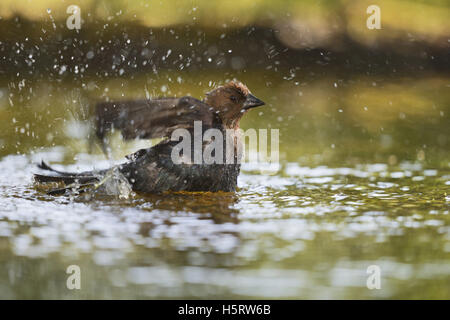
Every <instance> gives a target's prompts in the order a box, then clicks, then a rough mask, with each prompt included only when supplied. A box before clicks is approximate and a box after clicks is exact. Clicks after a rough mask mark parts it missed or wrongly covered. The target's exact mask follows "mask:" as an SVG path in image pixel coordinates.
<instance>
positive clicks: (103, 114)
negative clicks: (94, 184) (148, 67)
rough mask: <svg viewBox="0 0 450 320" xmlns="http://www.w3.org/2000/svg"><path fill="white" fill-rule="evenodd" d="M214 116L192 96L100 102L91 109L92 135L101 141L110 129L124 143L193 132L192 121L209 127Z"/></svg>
mask: <svg viewBox="0 0 450 320" xmlns="http://www.w3.org/2000/svg"><path fill="white" fill-rule="evenodd" d="M215 117H216V115H215V113H214V111H213V110H212V108H211V107H210V106H208V105H207V104H205V103H203V102H202V101H200V100H197V99H195V98H192V97H182V98H161V99H154V100H137V101H122V102H102V103H99V104H97V106H96V110H95V121H96V135H97V137H98V138H99V139H100V140H101V141H104V138H105V135H106V134H107V133H108V131H111V129H112V128H114V129H116V130H120V131H121V132H122V136H123V138H124V139H125V140H131V139H136V138H141V139H153V138H162V137H169V136H170V135H171V133H172V132H173V131H174V130H175V129H179V128H184V129H188V130H189V129H193V128H194V121H202V127H203V129H207V128H210V127H212V126H213V122H214V119H215Z"/></svg>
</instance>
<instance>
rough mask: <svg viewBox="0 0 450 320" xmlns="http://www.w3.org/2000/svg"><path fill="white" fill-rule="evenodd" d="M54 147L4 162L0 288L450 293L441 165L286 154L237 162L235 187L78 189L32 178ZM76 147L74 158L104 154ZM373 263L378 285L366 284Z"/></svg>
mask: <svg viewBox="0 0 450 320" xmlns="http://www.w3.org/2000/svg"><path fill="white" fill-rule="evenodd" d="M62 151H63V150H62V149H61V148H57V149H54V150H50V151H49V152H47V153H44V154H39V153H38V154H34V155H33V156H23V155H11V156H7V157H4V158H3V159H2V160H1V162H0V172H1V176H0V203H1V205H2V208H1V210H0V248H1V252H2V255H1V259H2V261H1V264H0V270H1V272H0V274H1V275H2V276H1V282H0V286H1V291H0V292H1V295H2V297H3V298H15V297H24V298H36V297H40V298H56V297H66V298H71V297H84V298H94V297H101V298H144V297H173V298H178V297H199V298H201V297H211V298H219V297H228V298H229V297H264V298H280V297H282V298H363V297H380V298H387V297H410V298H414V297H437V298H443V297H448V293H449V292H448V290H449V285H450V282H449V262H450V261H449V259H450V241H449V240H450V238H449V235H450V229H449V222H450V218H449V203H450V195H449V194H448V193H446V192H448V190H449V185H450V172H449V171H448V170H447V171H445V170H426V169H424V168H422V167H421V166H420V165H417V164H416V165H414V164H408V163H403V164H400V165H399V166H388V165H385V164H370V165H358V166H355V167H341V168H330V167H325V166H320V167H313V168H310V167H305V166H302V165H301V164H298V163H286V165H285V167H284V169H283V172H282V173H281V174H279V175H274V176H264V175H260V174H251V173H245V172H244V174H242V175H241V176H240V179H239V185H240V190H239V192H237V193H236V194H227V193H219V194H201V193H198V194H188V193H183V194H180V193H178V194H166V195H163V196H152V197H148V198H142V197H135V198H133V199H129V200H118V199H115V198H111V199H97V200H96V201H92V200H91V201H89V202H85V201H84V200H83V199H77V198H75V199H68V198H64V197H60V198H53V197H50V196H46V195H44V194H43V193H41V192H39V191H37V190H35V189H34V188H33V185H32V183H31V174H32V172H36V171H37V170H36V169H35V167H34V165H33V161H34V162H36V161H38V159H40V158H42V157H49V156H50V157H51V156H52V155H53V156H55V157H57V156H58V154H60V153H61V152H62ZM78 158H79V159H81V160H80V161H79V162H78V165H72V166H69V167H68V169H69V168H70V169H73V168H74V167H75V168H79V169H84V168H87V167H88V164H87V163H88V161H92V162H95V163H96V164H97V165H98V166H102V165H105V166H107V164H108V163H107V162H105V163H101V161H100V160H98V159H96V158H95V157H94V156H88V155H84V154H80V155H79V156H78ZM11 181H14V182H15V183H14V186H12V185H11V183H10V182H11ZM444 190H446V191H444ZM71 264H77V265H79V266H80V268H81V270H82V290H80V291H77V292H72V291H69V290H67V289H66V287H65V279H66V274H65V269H66V268H67V266H69V265H71ZM370 265H378V266H380V268H381V270H382V289H381V290H373V291H370V290H368V289H367V288H366V279H367V274H366V269H367V267H368V266H370Z"/></svg>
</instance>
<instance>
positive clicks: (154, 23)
mask: <svg viewBox="0 0 450 320" xmlns="http://www.w3.org/2000/svg"><path fill="white" fill-rule="evenodd" d="M73 4H75V5H78V6H79V7H80V8H81V18H82V25H81V29H80V30H69V29H68V28H67V27H66V19H67V17H68V16H69V14H68V13H66V9H67V7H68V6H69V5H73ZM370 4H372V2H370V1H292V0H290V1H267V0H261V1H238V2H233V1H206V0H205V1H119V0H112V1H87V0H86V1H60V0H53V1H51V0H48V1H24V0H21V1H13V0H4V1H2V2H1V3H0V119H1V121H2V126H1V128H0V142H2V145H1V149H0V155H6V154H10V153H16V152H26V151H28V150H29V149H30V148H36V147H41V146H51V145H59V144H66V143H67V141H66V140H67V139H66V138H67V137H66V135H62V134H60V133H61V132H62V131H64V130H65V129H64V128H66V124H67V123H66V122H67V121H69V122H73V121H77V120H81V121H84V120H87V119H89V115H90V112H91V110H92V105H93V103H95V101H98V100H108V99H125V98H142V97H149V96H158V95H177V96H180V95H185V94H192V95H195V96H198V97H202V96H203V94H204V93H205V92H206V91H208V90H210V89H211V88H212V87H214V86H217V85H218V84H220V83H223V82H224V81H226V80H229V79H233V78H238V79H239V80H241V81H244V82H245V83H247V84H248V86H249V87H250V89H251V90H253V92H254V93H256V94H257V95H258V96H261V97H262V98H263V99H264V100H265V101H267V102H268V106H269V108H266V109H265V110H264V111H262V113H263V114H259V115H258V114H256V113H254V114H251V115H249V116H248V117H246V119H245V120H244V124H243V127H244V128H245V127H248V126H257V127H277V128H280V129H281V135H282V136H281V149H282V150H281V151H282V158H283V157H284V159H286V160H297V159H298V157H300V156H305V157H308V156H313V155H315V154H321V157H320V160H323V161H324V162H326V163H330V161H334V160H336V159H340V160H344V161H350V162H352V161H353V162H358V161H361V157H362V158H366V159H367V158H368V159H370V160H373V161H383V162H385V161H387V160H388V159H390V161H391V162H394V163H396V162H397V160H398V159H400V160H402V159H403V160H405V159H409V160H420V161H422V160H427V159H428V160H430V161H433V162H434V163H435V164H442V162H443V161H444V162H445V161H446V160H447V159H448V158H447V156H448V151H447V150H449V149H450V148H449V138H448V137H449V130H450V129H449V127H450V126H449V125H448V108H449V101H450V98H449V90H448V83H449V82H448V80H449V77H448V75H449V72H448V71H449V55H448V52H449V40H448V39H449V36H450V35H449V30H450V25H449V24H450V22H449V19H448V17H449V16H450V5H449V3H448V2H447V1H438V0H435V1H400V0H399V1H397V0H393V1H378V2H377V3H376V4H377V5H378V6H379V7H380V9H381V27H382V28H381V29H380V30H369V29H367V27H366V19H367V18H368V17H369V15H368V14H367V13H366V9H367V7H368V6H369V5H370ZM72 131H73V130H72ZM78 132H79V130H78ZM78 136H80V134H78ZM85 136H86V135H85ZM85 136H84V137H85ZM300 137H301V138H302V139H301V140H302V141H301V142H300V141H299V138H300ZM72 138H73V137H72ZM71 141H73V139H72V140H71ZM368 145H371V146H373V148H368ZM76 148H78V149H79V148H80V146H79V145H77V146H76ZM429 152H431V153H432V155H433V156H432V157H431V158H432V159H430V158H429V157H427V156H426V155H427V154H428V153H429ZM389 157H390V158H389Z"/></svg>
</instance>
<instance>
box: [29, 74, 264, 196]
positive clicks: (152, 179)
mask: <svg viewBox="0 0 450 320" xmlns="http://www.w3.org/2000/svg"><path fill="white" fill-rule="evenodd" d="M262 105H264V102H263V101H261V100H259V99H258V98H256V97H255V96H254V95H252V94H251V93H250V91H249V90H248V88H247V87H246V86H245V85H244V84H242V83H241V82H237V81H231V82H229V83H227V84H225V85H223V86H221V87H218V88H217V89H215V90H212V91H210V92H208V93H207V94H206V97H205V99H204V100H203V101H200V100H197V99H195V98H193V97H189V96H185V97H182V98H159V99H153V100H139V101H123V102H103V103H99V104H98V105H97V106H96V117H95V121H96V135H97V137H98V138H99V139H100V141H101V142H102V145H103V146H104V143H105V135H106V133H107V132H108V131H111V130H112V129H113V128H114V129H116V130H120V131H121V133H122V136H123V138H124V139H126V140H130V139H136V138H142V139H153V138H165V139H164V140H162V141H161V142H160V143H158V144H157V145H155V146H153V147H151V148H148V149H142V150H139V151H137V152H136V153H134V154H132V155H129V156H127V158H128V162H126V163H123V164H120V165H118V166H116V167H113V168H112V169H109V170H101V171H89V172H82V173H69V172H60V171H57V170H54V169H52V168H50V167H49V166H48V165H46V164H45V163H44V162H42V164H41V165H40V166H39V167H40V168H41V169H45V170H49V171H52V172H53V173H54V174H53V175H40V174H35V176H34V178H35V181H37V182H63V183H64V187H62V188H59V189H54V190H52V191H50V193H52V194H58V193H64V192H65V191H66V190H68V189H72V188H76V189H79V190H81V189H83V188H87V189H89V188H90V187H92V186H94V187H96V188H97V187H98V186H99V185H101V182H102V180H103V179H104V177H105V176H106V175H107V174H108V172H113V171H114V172H119V173H120V175H121V177H124V178H125V179H126V180H127V181H128V183H129V185H130V186H131V189H132V190H134V191H136V192H142V193H157V192H164V191H212V192H215V191H235V189H236V185H237V177H238V175H239V171H240V152H239V150H242V146H241V145H240V144H241V141H240V139H238V137H239V133H238V132H237V131H238V130H239V121H240V119H241V118H242V116H243V115H244V114H245V113H246V112H247V111H248V110H249V109H251V108H254V107H258V106H262ZM199 125H201V129H200V130H201V132H200V133H201V134H202V135H203V134H204V133H205V132H207V130H208V129H216V131H215V132H216V133H217V132H218V133H220V134H219V139H221V141H215V139H217V135H214V137H212V138H211V139H209V140H207V141H205V140H203V138H202V136H200V139H201V140H200V150H198V149H199V148H198V143H199V142H198V139H197V141H196V138H198V136H197V137H196V135H198V132H196V130H197V129H198V126H199ZM177 129H184V131H180V130H178V132H181V133H183V132H184V133H188V134H189V136H190V137H191V138H190V139H188V141H187V143H188V146H190V147H192V148H188V149H191V150H188V151H186V150H184V149H183V150H181V151H180V150H179V144H180V139H179V140H177V139H171V137H172V135H173V134H174V133H175V132H177V131H176V130H177ZM227 135H228V138H230V137H231V138H230V140H229V141H228V142H227ZM188 138H189V137H188ZM183 139H186V137H184V136H183ZM189 140H190V141H189ZM230 141H231V142H230ZM211 143H216V144H215V146H221V147H223V149H222V152H221V153H217V152H219V151H218V150H216V149H214V150H213V151H212V152H211V155H212V156H213V157H216V158H214V159H215V161H213V162H212V163H205V161H204V159H203V158H202V154H203V152H205V151H206V148H208V146H209V147H211ZM196 146H197V149H196ZM175 148H178V149H176V150H175ZM219 149H220V148H219ZM196 152H197V153H198V152H200V157H199V158H198V154H197V155H196ZM230 154H231V161H230V157H229V156H230ZM174 155H175V156H179V159H182V160H186V161H181V162H180V161H178V160H177V161H174ZM196 156H197V158H196ZM227 157H228V158H227ZM195 159H197V160H198V159H200V160H201V161H200V162H199V161H195ZM217 160H219V161H217ZM221 160H223V161H221Z"/></svg>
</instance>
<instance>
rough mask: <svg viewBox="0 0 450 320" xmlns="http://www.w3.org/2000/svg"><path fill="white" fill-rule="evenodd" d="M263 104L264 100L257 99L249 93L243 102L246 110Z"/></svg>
mask: <svg viewBox="0 0 450 320" xmlns="http://www.w3.org/2000/svg"><path fill="white" fill-rule="evenodd" d="M263 105H265V103H264V101H262V100H259V99H258V98H257V97H255V96H254V95H252V94H251V93H249V94H248V95H247V99H246V100H245V102H244V109H245V110H248V109H251V108H255V107H259V106H263Z"/></svg>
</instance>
